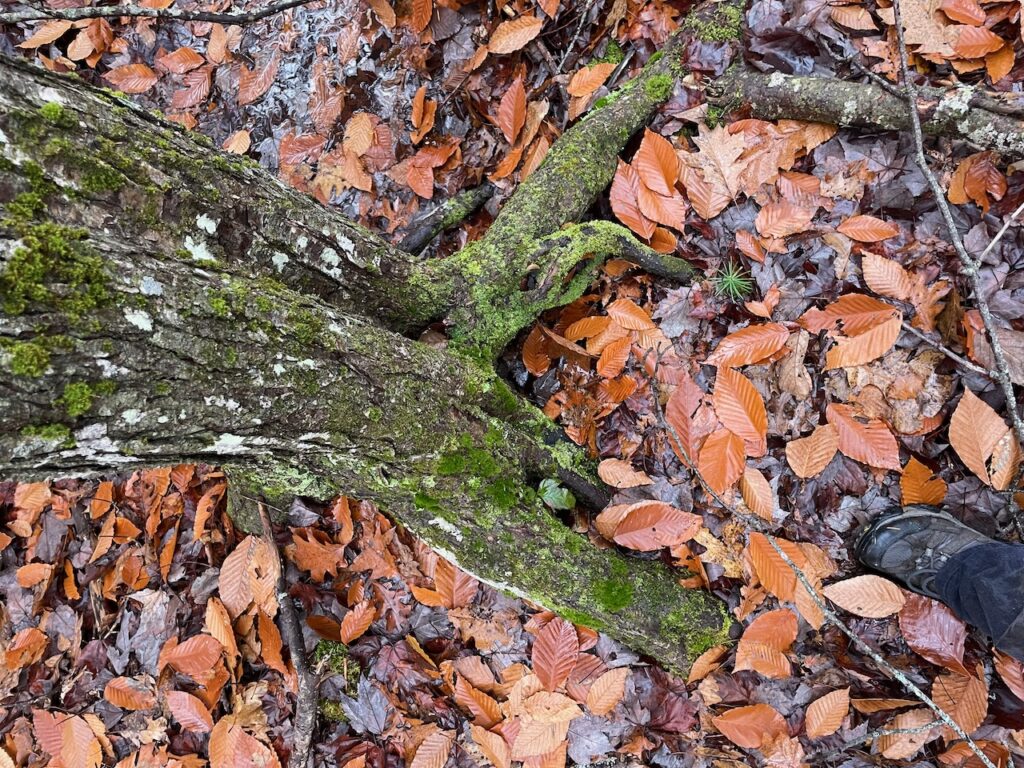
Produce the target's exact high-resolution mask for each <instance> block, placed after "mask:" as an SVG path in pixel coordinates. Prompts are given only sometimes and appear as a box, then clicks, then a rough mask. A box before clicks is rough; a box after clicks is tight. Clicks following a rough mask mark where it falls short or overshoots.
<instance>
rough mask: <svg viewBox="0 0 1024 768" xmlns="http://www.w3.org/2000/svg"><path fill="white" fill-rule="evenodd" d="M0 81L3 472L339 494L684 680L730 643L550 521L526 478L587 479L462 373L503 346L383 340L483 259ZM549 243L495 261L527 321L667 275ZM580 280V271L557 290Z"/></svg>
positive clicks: (548, 239)
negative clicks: (597, 267)
mask: <svg viewBox="0 0 1024 768" xmlns="http://www.w3.org/2000/svg"><path fill="white" fill-rule="evenodd" d="M0 70H2V72H3V79H2V82H0V142H2V147H3V158H2V161H0V203H2V204H3V208H4V214H3V220H2V230H0V253H2V259H3V261H2V269H0V310H2V311H0V365H2V366H3V367H4V368H6V369H7V370H9V371H10V375H8V376H6V377H5V378H4V379H3V380H2V381H0V476H7V477H17V478H28V477H32V476H40V475H76V476H82V475H87V474H95V473H103V472H106V471H110V470H111V469H115V470H116V469H118V468H134V467H138V466H143V465H159V464H164V465H166V464H172V463H178V462H193V461H206V462H210V463H217V464H220V465H222V466H223V467H224V469H225V470H226V472H227V473H228V476H229V479H230V481H231V488H232V499H233V509H232V514H233V515H234V516H235V517H236V519H238V520H239V522H240V523H241V524H242V525H243V526H245V527H247V528H249V529H258V528H259V523H258V522H257V520H256V518H255V517H254V515H253V508H252V505H249V504H246V499H249V498H254V497H256V498H259V497H262V498H264V499H266V501H267V502H268V503H269V504H271V505H272V506H275V507H277V508H286V507H287V502H288V501H289V500H290V498H291V496H293V495H307V496H313V497H319V498H328V497H330V496H333V495H335V494H337V493H339V492H343V493H347V494H351V495H353V496H358V497H361V498H366V499H372V500H374V501H375V502H377V503H378V504H379V505H380V506H381V508H382V509H383V510H384V511H385V512H387V513H388V514H390V515H392V516H393V517H394V518H395V519H396V520H398V521H399V522H401V523H402V524H404V525H405V526H407V527H408V528H409V529H410V530H411V531H412V532H413V533H415V534H416V535H418V536H420V537H421V538H423V539H424V540H426V541H427V542H428V543H429V544H430V545H431V546H433V547H434V548H436V549H437V550H438V551H439V552H441V553H442V554H443V555H445V556H446V557H449V558H451V559H452V560H454V561H455V562H456V563H458V564H459V565H460V566H462V567H464V568H465V569H466V570H468V571H469V572H471V573H473V574H474V575H476V576H478V577H479V578H481V579H482V580H484V581H486V582H488V583H490V584H493V585H496V586H498V587H500V588H502V589H504V590H506V591H509V592H512V593H514V594H517V595H521V596H524V597H526V598H528V599H530V600H532V601H534V602H536V603H538V604H540V605H543V606H545V607H548V608H551V609H552V610H555V611H558V612H559V613H561V614H563V615H565V616H566V617H568V618H570V619H571V620H573V621H575V622H577V623H581V624H585V625H588V626H591V627H594V628H597V629H601V630H604V631H606V632H608V633H609V634H611V635H612V636H614V637H616V638H618V639H620V640H622V641H624V642H626V643H628V644H629V645H631V646H633V647H635V648H637V649H639V650H642V651H645V652H647V653H649V654H651V655H654V656H656V657H657V658H658V659H660V660H661V661H663V662H665V663H666V664H667V665H669V666H670V667H672V668H675V669H677V670H685V669H686V668H687V667H688V665H689V663H690V661H692V659H693V658H694V655H695V654H697V653H699V652H700V651H702V650H703V649H705V648H706V647H708V645H710V644H713V643H716V642H719V641H721V640H722V639H724V638H725V636H726V633H727V631H728V625H729V620H728V617H727V614H726V612H725V610H724V608H723V606H722V605H721V604H720V603H718V602H717V601H716V600H714V599H712V598H711V597H710V596H708V595H706V594H705V593H701V592H697V591H690V590H685V589H683V588H681V587H680V586H679V585H678V582H677V577H676V576H674V575H673V574H672V573H670V572H669V571H668V570H667V569H665V568H664V567H663V566H661V564H659V563H656V562H649V561H644V560H638V559H633V558H627V557H625V556H623V555H622V554H620V553H619V552H617V551H616V550H614V549H608V550H600V549H598V548H596V547H594V546H593V545H591V544H590V543H589V542H588V541H586V540H585V538H583V537H582V536H580V535H578V534H576V533H574V532H572V531H571V530H570V529H569V528H567V527H566V526H565V525H564V524H563V523H562V522H561V521H560V520H558V519H557V518H556V517H555V516H553V515H552V514H551V513H550V512H548V511H547V509H546V508H545V506H544V505H543V503H542V502H541V500H540V499H539V498H538V495H537V492H536V488H537V486H538V484H539V482H540V481H541V480H542V479H544V478H550V477H567V478H570V479H571V480H572V482H574V483H577V484H582V485H584V486H585V485H586V483H587V480H586V478H587V477H589V476H590V467H589V465H588V463H587V462H586V461H585V460H584V459H583V458H582V457H581V455H580V454H579V453H578V452H577V451H576V449H575V448H574V447H573V446H571V445H569V444H567V443H564V442H559V441H558V440H557V439H556V437H557V435H558V430H556V429H555V428H554V426H553V425H552V424H551V423H550V422H549V421H548V420H547V419H546V418H545V417H544V416H543V415H542V414H541V413H540V412H539V411H538V410H537V409H535V408H534V407H532V406H530V405H529V404H528V403H526V402H525V401H523V400H522V399H520V398H518V397H517V396H516V395H515V394H514V393H513V392H512V391H511V390H510V389H509V388H508V386H507V385H506V384H505V383H504V382H503V381H502V380H501V379H499V378H498V377H497V376H496V375H495V374H494V372H493V368H492V367H491V366H490V359H489V358H488V357H486V356H485V357H484V358H483V359H481V358H480V357H479V356H478V355H475V354H467V353H466V351H469V352H478V351H480V350H481V349H485V350H489V351H490V350H495V349H496V348H497V347H496V346H495V344H496V342H495V338H496V336H495V335H485V334H482V333H478V334H477V335H476V336H475V337H474V338H475V339H477V340H480V341H481V344H480V345H479V346H473V345H467V346H465V347H463V348H462V350H463V351H460V349H459V348H457V346H456V345H454V344H453V345H451V346H450V348H449V349H439V348H435V347H431V346H427V345H424V344H421V343H418V342H416V341H413V340H411V339H409V338H407V337H406V336H403V335H401V334H402V332H405V333H410V332H414V331H415V330H416V328H417V326H418V325H420V324H422V323H424V322H427V321H428V320H430V319H434V318H437V317H444V316H445V315H446V314H451V313H450V307H451V306H452V304H451V302H452V300H453V298H454V297H458V296H460V295H465V294H463V293H461V292H462V291H463V290H466V288H465V286H468V285H469V284H470V283H469V281H468V279H467V278H468V276H469V275H471V274H472V270H473V269H476V267H475V266H474V264H479V263H480V262H475V261H473V260H472V259H469V258H463V259H462V260H461V261H459V262H453V263H458V264H461V265H462V266H463V267H465V268H466V270H467V271H465V272H461V271H459V270H458V269H455V268H453V267H447V268H446V269H447V270H448V271H447V272H445V273H444V275H442V274H441V273H440V272H430V271H427V270H425V269H424V268H423V267H422V266H421V265H420V264H418V263H417V262H415V261H413V260H412V259H410V258H409V257H408V256H407V255H406V254H404V253H402V252H400V251H398V250H397V249H394V248H392V247H390V246H388V245H387V244H386V243H384V242H383V241H381V240H380V239H379V238H377V237H375V236H373V235H372V234H370V233H368V232H366V231H365V230H363V229H361V228H359V227H357V226H356V225H354V224H352V223H350V222H348V221H346V220H345V219H343V218H341V217H339V216H337V215H335V214H333V213H331V212H330V211H328V210H326V209H324V208H323V207H322V206H320V205H319V204H317V203H316V202H314V201H311V200H308V199H307V198H305V197H302V196H301V195H298V194H296V193H295V192H293V191H291V190H289V189H286V188H285V187H283V186H282V185H281V184H280V183H278V182H277V181H276V180H274V179H272V178H270V177H269V176H267V175H266V174H265V173H263V172H262V171H261V170H260V169H259V168H257V167H255V166H253V165H252V164H250V163H247V162H245V161H241V160H239V159H237V158H232V157H230V156H228V155H225V154H223V153H221V152H219V151H217V150H215V149H212V148H202V147H199V146H198V145H196V144H195V143H194V141H193V140H192V138H190V136H189V135H187V134H185V133H184V132H182V131H180V130H178V129H176V128H174V127H172V126H170V125H169V124H167V123H164V122H163V121H161V120H159V119H158V118H155V117H153V116H151V115H149V114H147V113H145V112H143V111H141V110H138V109H137V108H135V107H133V106H131V105H130V104H129V103H127V102H123V101H121V100H119V99H117V98H116V97H115V96H113V95H110V94H108V93H105V92H101V91H98V90H95V89H92V88H89V87H87V86H85V85H83V84H82V83H81V82H78V81H75V80H72V79H69V78H65V77H59V76H55V75H52V74H49V73H46V72H43V71H41V70H36V69H33V68H31V67H27V66H25V65H23V64H19V63H14V62H10V61H6V60H4V61H3V62H2V64H0ZM627 95H628V94H627ZM649 97H650V94H648V96H647V97H645V98H643V99H640V100H639V101H638V102H637V103H638V104H640V107H639V108H640V109H641V110H649V109H650V108H651V103H653V102H650V100H649ZM629 103H632V102H631V101H630V100H629V99H627V100H625V101H624V104H629ZM608 114H609V115H611V116H612V117H613V118H614V119H619V118H620V117H621V116H622V114H623V113H622V112H620V111H615V112H609V113H608ZM639 119H640V118H639V117H636V118H634V122H636V121H639ZM592 122H594V121H593V120H592ZM594 124H595V125H596V124H599V122H595V123H594ZM617 136H618V137H619V138H618V139H616V142H617V143H613V145H611V146H609V147H606V148H605V149H606V151H610V152H611V153H612V156H614V155H615V154H616V153H617V152H618V151H619V149H620V148H621V143H622V142H624V141H625V140H626V139H627V138H628V136H627V135H626V134H625V133H622V132H620V133H618V134H617ZM552 153H554V157H555V159H556V161H557V160H558V157H559V155H558V153H557V144H556V147H554V148H552ZM579 162H580V163H581V166H580V167H586V166H587V164H588V163H589V160H588V159H584V160H580V161H579ZM600 162H601V163H602V165H603V166H607V158H600ZM538 173H539V171H538ZM597 184H598V183H597V181H594V182H593V183H592V184H591V185H590V186H589V187H588V189H590V190H591V191H590V192H589V193H588V194H591V195H593V194H596V193H597V192H599V191H600V190H599V189H598V188H597ZM518 194H519V193H517V195H518ZM530 194H535V193H530ZM581 206H583V202H582V199H581V200H579V201H577V203H576V209H578V208H580V207H581ZM574 210H575V209H574ZM570 213H571V212H570ZM565 215H568V214H564V213H563V214H562V218H564V216H565ZM565 220H566V221H568V219H565ZM546 226H547V225H540V224H537V225H536V226H535V228H534V229H533V231H531V232H530V233H529V235H530V236H529V238H528V240H526V239H524V240H522V241H521V242H520V243H519V245H518V246H517V247H516V248H515V249H513V251H511V252H509V251H506V253H508V254H509V258H510V263H509V271H510V272H517V271H518V270H521V269H524V268H525V267H524V265H523V264H521V263H520V262H518V261H515V260H513V259H511V254H512V253H514V254H515V256H516V257H517V258H521V257H522V256H523V255H524V254H525V253H526V251H527V250H529V251H530V252H531V253H532V254H534V255H536V257H537V259H538V261H537V263H538V264H539V265H540V267H541V274H542V275H543V278H544V279H543V280H541V281H540V282H539V284H538V285H536V286H534V287H532V288H531V289H530V290H521V289H520V287H519V286H518V285H517V286H516V291H517V293H521V294H522V296H521V297H520V298H519V299H518V306H519V308H520V312H521V314H520V315H518V316H517V322H520V323H522V324H525V323H524V322H523V321H524V320H525V321H526V322H528V321H529V320H532V319H533V317H535V316H536V313H538V312H539V311H541V309H542V308H545V307H547V306H552V305H553V304H552V302H559V301H563V300H566V297H567V296H570V295H571V294H572V293H573V291H579V292H582V291H583V290H584V288H585V285H586V282H585V281H586V280H588V278H587V277H586V275H587V274H590V273H592V271H593V266H592V265H593V264H596V263H599V262H600V256H602V255H608V254H612V253H614V254H618V253H623V252H624V253H626V254H627V255H633V256H634V257H635V258H637V259H639V260H641V261H644V260H647V261H648V262H649V263H650V265H651V266H652V267H655V268H659V265H660V267H663V268H664V269H665V270H668V271H671V270H673V269H678V260H666V259H665V257H661V256H658V255H657V254H653V252H650V251H649V249H647V248H646V247H645V246H642V245H641V244H639V243H637V242H636V241H635V240H634V239H633V238H632V237H631V236H629V235H628V233H627V232H625V230H622V229H621V228H619V227H616V226H615V225H611V224H608V223H594V224H589V225H580V226H579V227H577V228H575V229H574V230H570V231H569V232H568V233H567V234H562V233H555V234H551V233H550V232H546V231H545V227H546ZM577 245H578V246H579V247H580V248H583V249H585V253H584V252H577V250H576V246H577ZM497 252H498V251H497V250H495V251H494V252H493V253H497ZM492 255H493V254H492ZM592 256H597V257H598V258H591V257H592ZM581 261H583V262H586V263H587V264H588V265H591V266H590V267H588V269H589V272H588V269H584V270H583V273H582V276H581V277H577V278H574V280H573V281H571V283H570V284H569V285H568V286H566V285H565V284H564V281H563V280H562V277H563V276H564V275H565V274H568V272H569V271H570V270H572V269H573V268H574V267H576V266H577V264H578V263H579V262H581ZM674 262H675V263H674ZM428 263H429V262H428ZM491 266H494V264H491ZM495 268H496V267H495ZM432 269H433V268H432ZM445 275H447V277H448V278H449V279H448V280H447V281H446V280H445V279H442V278H443V277H444V276H445ZM497 306H500V305H492V306H490V307H484V308H480V307H478V308H477V309H478V310H479V311H481V312H483V311H484V309H489V310H492V311H493V310H494V309H495V308H496V307H497ZM481 316H483V315H481ZM467 317H468V316H467ZM453 327H455V328H459V327H460V326H459V321H458V320H455V321H453ZM462 327H465V328H476V327H478V326H477V324H475V323H473V322H468V321H467V324H466V325H464V326H462ZM508 328H511V326H507V327H506V328H504V329H503V330H502V331H501V333H507V332H508ZM517 330H518V329H517Z"/></svg>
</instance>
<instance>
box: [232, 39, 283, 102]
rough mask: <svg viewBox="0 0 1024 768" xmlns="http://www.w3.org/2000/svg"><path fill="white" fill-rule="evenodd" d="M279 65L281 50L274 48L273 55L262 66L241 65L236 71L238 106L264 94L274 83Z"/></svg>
mask: <svg viewBox="0 0 1024 768" xmlns="http://www.w3.org/2000/svg"><path fill="white" fill-rule="evenodd" d="M280 65H281V52H280V50H278V49H275V50H274V53H273V55H272V56H271V57H270V58H269V59H268V60H267V63H266V64H264V65H263V66H262V67H256V68H255V69H249V68H248V67H246V66H244V65H243V66H242V68H241V70H240V71H239V73H238V91H237V93H238V104H239V105H240V106H244V105H246V104H251V103H252V102H254V101H256V99H258V98H260V96H262V95H263V94H265V93H266V92H267V91H268V90H269V89H270V86H271V85H273V84H274V79H275V78H276V77H277V68H278V67H279V66H280Z"/></svg>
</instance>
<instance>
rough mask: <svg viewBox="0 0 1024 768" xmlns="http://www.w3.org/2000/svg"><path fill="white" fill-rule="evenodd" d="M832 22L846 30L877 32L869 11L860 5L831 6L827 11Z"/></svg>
mask: <svg viewBox="0 0 1024 768" xmlns="http://www.w3.org/2000/svg"><path fill="white" fill-rule="evenodd" d="M828 10H829V16H831V17H832V21H834V22H835V23H836V24H839V25H840V26H843V27H846V28H847V29H859V30H869V29H870V30H877V29H878V25H877V24H875V20H874V19H873V18H872V17H871V13H870V11H868V9H867V8H864V7H863V6H860V5H840V6H832V7H830V8H829V9H828Z"/></svg>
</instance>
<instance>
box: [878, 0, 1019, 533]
mask: <svg viewBox="0 0 1024 768" xmlns="http://www.w3.org/2000/svg"><path fill="white" fill-rule="evenodd" d="M893 15H894V21H895V22H896V40H897V43H898V44H899V52H900V71H901V72H902V74H903V87H904V89H905V92H906V94H905V98H906V101H907V111H908V112H909V114H910V126H911V129H912V131H913V134H914V149H915V154H916V156H917V164H918V165H919V166H920V168H921V173H923V174H924V177H925V179H926V180H927V181H928V186H929V187H930V188H931V191H932V195H934V197H935V203H936V205H937V206H938V208H939V212H940V213H941V214H942V218H943V221H945V223H946V230H947V231H948V232H949V239H950V240H951V241H952V243H953V248H954V249H955V250H956V252H957V255H958V256H959V257H960V263H961V265H963V266H962V270H961V271H962V272H963V273H964V274H966V275H967V277H968V279H969V280H970V282H971V288H972V290H973V291H974V300H975V302H976V303H977V305H978V311H979V312H980V313H981V319H982V321H983V322H984V324H985V333H986V335H987V336H988V338H989V343H990V344H991V346H992V357H993V359H994V361H995V371H994V372H993V373H994V374H995V379H996V381H998V382H999V384H1000V385H1001V387H1002V390H1003V395H1004V396H1005V397H1006V410H1007V411H1008V412H1009V416H1010V421H1011V423H1012V424H1013V432H1014V435H1015V436H1016V438H1017V443H1018V445H1024V420H1021V416H1020V411H1019V409H1018V407H1017V396H1016V394H1015V393H1014V391H1013V379H1012V378H1011V376H1010V365H1009V363H1008V362H1007V359H1006V354H1005V353H1004V352H1003V345H1002V343H1001V342H1000V341H999V333H998V326H997V325H996V321H995V318H994V317H993V316H992V309H991V307H989V304H988V299H986V298H985V292H984V286H983V285H982V283H981V260H982V259H984V258H985V257H986V256H987V255H988V254H989V253H990V252H991V251H992V249H993V248H994V247H995V245H996V243H998V242H999V240H1000V239H1001V238H1002V237H1003V235H1004V234H1005V233H1006V230H1007V229H1008V228H1009V226H1010V224H1011V223H1012V222H1013V221H1014V220H1015V219H1016V217H1017V215H1018V214H1019V213H1020V212H1021V211H1022V210H1024V205H1022V206H1020V207H1019V208H1018V209H1017V210H1016V211H1014V213H1013V215H1012V216H1011V217H1010V218H1009V220H1008V221H1006V222H1005V223H1004V224H1003V227H1002V229H1000V230H999V232H998V233H997V234H996V236H995V237H994V238H993V239H992V241H991V242H990V243H989V244H988V246H987V247H986V248H985V250H984V251H982V254H981V257H980V258H979V259H975V258H974V257H973V256H971V255H970V254H969V253H968V252H967V249H966V248H965V247H964V242H963V239H962V238H961V237H960V232H959V231H958V230H957V228H956V222H954V221H953V212H952V211H951V210H950V208H949V203H947V202H946V196H945V194H944V193H943V191H942V187H941V186H939V180H938V179H937V178H935V174H934V173H933V172H932V169H931V167H930V166H929V165H928V159H927V157H925V154H924V134H923V133H922V131H921V117H920V115H918V113H917V89H916V86H915V85H914V82H913V80H912V78H911V77H910V64H909V59H908V57H907V41H906V36H905V34H904V31H903V22H902V19H901V16H900V3H899V0H893ZM1019 526H1020V524H1019V523H1018V527H1019Z"/></svg>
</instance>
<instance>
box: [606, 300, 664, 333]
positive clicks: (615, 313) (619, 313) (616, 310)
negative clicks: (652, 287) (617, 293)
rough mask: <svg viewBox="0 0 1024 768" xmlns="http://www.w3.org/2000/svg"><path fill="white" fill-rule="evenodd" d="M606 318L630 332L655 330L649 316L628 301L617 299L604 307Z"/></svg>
mask: <svg viewBox="0 0 1024 768" xmlns="http://www.w3.org/2000/svg"><path fill="white" fill-rule="evenodd" d="M605 310H606V311H607V312H608V316H609V317H610V318H611V319H612V320H614V321H615V322H616V323H618V324H619V325H620V326H622V327H623V328H626V329H628V330H630V331H644V330H651V329H653V328H656V327H657V326H655V324H654V321H653V320H651V316H650V315H649V314H647V312H645V311H644V310H643V309H641V308H640V307H638V306H637V305H636V304H635V303H634V302H632V301H630V300H629V299H617V300H616V301H613V302H612V303H611V304H609V305H608V306H607V307H605Z"/></svg>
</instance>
